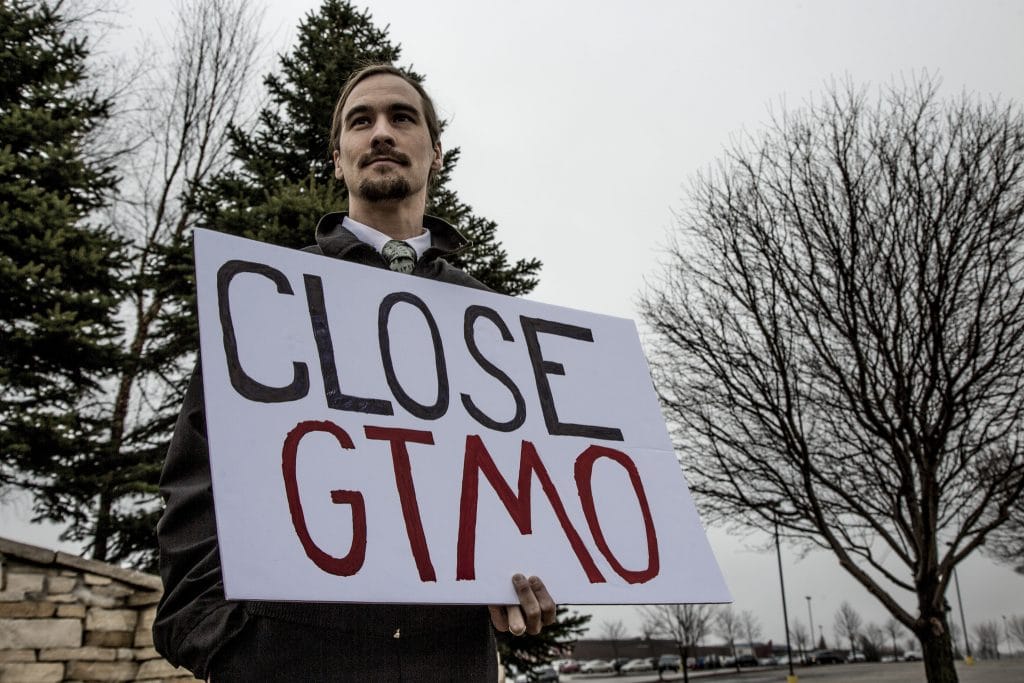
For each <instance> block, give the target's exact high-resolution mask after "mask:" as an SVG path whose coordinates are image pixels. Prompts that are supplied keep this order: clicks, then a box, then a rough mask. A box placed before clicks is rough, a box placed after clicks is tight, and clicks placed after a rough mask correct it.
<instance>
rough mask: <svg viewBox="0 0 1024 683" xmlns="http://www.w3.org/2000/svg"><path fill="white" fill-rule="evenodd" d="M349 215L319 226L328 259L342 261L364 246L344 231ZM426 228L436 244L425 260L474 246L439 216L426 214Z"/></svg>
mask: <svg viewBox="0 0 1024 683" xmlns="http://www.w3.org/2000/svg"><path fill="white" fill-rule="evenodd" d="M347 215H348V212H347V211H335V212H333V213H329V214H327V215H325V216H324V217H323V218H321V219H320V221H319V222H318V223H317V224H316V243H317V246H319V247H320V250H321V251H322V252H323V253H324V254H325V255H326V256H333V257H335V258H342V257H344V256H345V254H347V253H348V252H349V251H351V250H352V249H354V248H356V247H358V246H360V245H363V243H362V242H360V241H359V239H358V238H357V237H356V236H355V235H353V234H352V233H351V232H349V231H348V230H346V229H345V228H343V227H341V221H342V219H344V218H345V216H347ZM423 227H424V228H426V229H427V230H429V231H430V236H431V237H430V239H431V244H432V246H431V247H430V249H427V251H426V252H425V253H424V255H423V256H424V258H436V257H438V256H446V255H448V254H454V253H456V252H459V251H462V250H463V249H465V248H466V247H468V246H469V245H470V242H469V240H467V239H466V238H465V237H463V236H462V233H460V232H459V231H458V230H456V229H455V228H454V227H452V226H451V225H449V224H448V223H447V222H445V221H443V220H441V219H440V218H437V217H436V216H428V215H425V214H424V216H423ZM365 246H368V245H365Z"/></svg>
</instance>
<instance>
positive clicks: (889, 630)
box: [884, 617, 903, 662]
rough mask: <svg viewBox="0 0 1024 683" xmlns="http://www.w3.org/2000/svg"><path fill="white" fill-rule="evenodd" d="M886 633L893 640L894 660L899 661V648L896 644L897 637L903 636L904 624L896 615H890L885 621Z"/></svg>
mask: <svg viewBox="0 0 1024 683" xmlns="http://www.w3.org/2000/svg"><path fill="white" fill-rule="evenodd" d="M884 628H885V633H886V635H888V636H889V639H890V640H891V641H892V661H894V662H895V661H897V660H898V659H899V656H900V651H899V648H898V647H897V646H896V639H897V638H902V637H903V625H902V624H901V623H900V620H899V619H897V618H896V617H889V618H888V619H887V620H886V622H885V626H884Z"/></svg>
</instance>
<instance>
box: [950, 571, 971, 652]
mask: <svg viewBox="0 0 1024 683" xmlns="http://www.w3.org/2000/svg"><path fill="white" fill-rule="evenodd" d="M953 585H954V586H956V604H957V605H958V606H959V607H960V626H961V627H962V628H963V629H964V649H966V650H967V657H965V658H964V662H966V663H967V664H974V657H972V656H971V640H970V638H968V637H967V619H966V618H965V617H964V601H963V599H962V598H961V597H960V578H959V577H958V576H957V573H956V565H953Z"/></svg>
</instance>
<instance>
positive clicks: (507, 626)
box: [488, 574, 558, 636]
mask: <svg viewBox="0 0 1024 683" xmlns="http://www.w3.org/2000/svg"><path fill="white" fill-rule="evenodd" d="M512 586H513V588H515V591H516V597H517V598H519V604H518V605H507V606H506V605H491V606H489V607H488V610H490V613H491V623H492V624H494V628H495V629H497V630H499V631H508V632H509V633H511V634H512V635H514V636H521V635H523V634H525V633H530V634H531V635H537V634H538V633H540V631H541V629H542V628H544V627H545V626H548V625H550V624H553V623H555V616H556V614H557V611H558V605H556V604H555V601H554V599H552V597H551V595H550V594H549V593H548V589H547V588H546V587H545V586H544V582H543V581H541V580H540V578H538V577H536V576H531V577H530V578H526V577H525V576H523V575H522V574H516V575H515V576H513V577H512Z"/></svg>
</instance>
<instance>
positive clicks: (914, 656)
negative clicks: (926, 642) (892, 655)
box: [903, 650, 921, 662]
mask: <svg viewBox="0 0 1024 683" xmlns="http://www.w3.org/2000/svg"><path fill="white" fill-rule="evenodd" d="M903 661H904V662H920V661H921V653H920V652H917V651H915V650H907V651H906V652H904V653H903Z"/></svg>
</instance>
